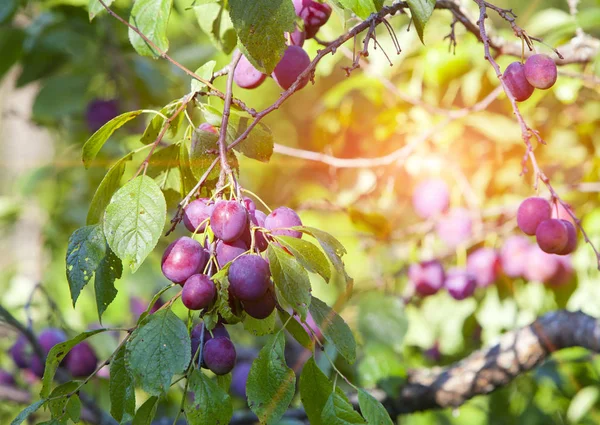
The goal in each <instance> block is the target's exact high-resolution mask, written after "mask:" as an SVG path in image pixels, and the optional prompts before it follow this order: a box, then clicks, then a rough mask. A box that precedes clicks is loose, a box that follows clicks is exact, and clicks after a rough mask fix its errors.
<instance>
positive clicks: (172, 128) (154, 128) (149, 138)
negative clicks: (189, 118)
mask: <svg viewBox="0 0 600 425" xmlns="http://www.w3.org/2000/svg"><path fill="white" fill-rule="evenodd" d="M181 102H183V99H177V100H174V101H172V102H171V103H169V104H168V105H167V106H165V107H164V108H162V109H161V110H160V114H156V115H155V116H154V117H153V118H152V119H151V120H150V123H149V124H148V127H146V130H144V134H143V135H142V138H141V139H140V141H141V142H142V143H143V144H144V145H149V144H150V143H154V142H155V141H156V139H157V137H158V135H159V134H160V132H161V131H162V130H163V127H164V125H165V122H166V120H165V119H164V118H163V116H164V117H167V119H169V118H171V117H172V116H173V115H175V112H177V109H179V108H180V107H181ZM183 118H184V113H183V111H181V112H180V113H179V115H177V117H176V118H174V119H173V120H172V121H171V123H170V124H169V128H168V129H167V133H168V134H169V135H170V136H171V137H174V136H175V135H176V134H177V131H178V130H179V126H180V125H181V122H182V121H183Z"/></svg>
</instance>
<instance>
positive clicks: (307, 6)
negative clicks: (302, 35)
mask: <svg viewBox="0 0 600 425" xmlns="http://www.w3.org/2000/svg"><path fill="white" fill-rule="evenodd" d="M293 2H294V9H295V10H296V15H298V16H299V17H301V18H302V20H303V21H304V30H305V31H306V38H313V37H314V36H315V35H316V34H317V32H318V31H319V28H321V27H322V26H323V25H325V23H326V22H327V21H328V20H329V17H330V16H331V11H332V9H331V6H329V5H328V4H327V3H320V2H318V1H314V0H293Z"/></svg>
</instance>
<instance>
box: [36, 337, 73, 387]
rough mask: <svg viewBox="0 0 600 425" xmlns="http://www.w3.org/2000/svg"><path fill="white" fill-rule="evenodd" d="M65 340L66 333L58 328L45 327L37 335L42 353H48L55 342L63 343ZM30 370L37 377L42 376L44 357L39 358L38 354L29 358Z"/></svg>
mask: <svg viewBox="0 0 600 425" xmlns="http://www.w3.org/2000/svg"><path fill="white" fill-rule="evenodd" d="M66 340H67V335H66V334H65V333H64V332H63V331H62V330H60V329H56V328H47V329H44V330H43V331H42V332H40V334H39V336H38V342H39V344H40V346H41V347H42V351H43V352H44V355H46V356H47V355H48V353H49V352H50V350H51V349H52V347H54V346H55V345H56V344H60V343H63V342H65V341H66ZM30 369H31V371H32V372H33V373H34V374H35V375H37V376H38V377H40V378H41V377H42V376H44V369H45V359H40V358H39V357H38V356H35V355H34V356H33V357H32V358H31V365H30Z"/></svg>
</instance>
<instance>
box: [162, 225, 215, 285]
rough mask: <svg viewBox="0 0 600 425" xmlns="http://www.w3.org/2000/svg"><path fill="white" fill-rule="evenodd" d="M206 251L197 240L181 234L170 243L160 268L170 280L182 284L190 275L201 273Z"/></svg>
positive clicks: (205, 259)
mask: <svg viewBox="0 0 600 425" xmlns="http://www.w3.org/2000/svg"><path fill="white" fill-rule="evenodd" d="M207 262H208V253H207V252H206V250H205V249H204V248H203V247H202V245H200V243H199V242H198V241H195V240H194V239H192V238H188V237H187V236H183V237H181V238H179V239H177V240H175V241H173V243H171V245H169V246H168V247H167V249H166V250H165V253H164V254H163V257H162V263H161V268H162V272H163V274H164V275H165V277H166V278H167V279H169V280H170V281H171V282H175V283H179V284H183V282H185V281H186V280H187V279H188V278H189V277H190V276H191V275H193V274H196V273H202V270H204V267H205V266H206V263H207Z"/></svg>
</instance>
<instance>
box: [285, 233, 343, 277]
mask: <svg viewBox="0 0 600 425" xmlns="http://www.w3.org/2000/svg"><path fill="white" fill-rule="evenodd" d="M293 229H295V230H299V231H300V232H302V233H306V234H308V235H310V236H312V237H313V238H315V239H316V240H317V242H319V245H321V248H323V251H324V252H325V255H327V258H328V259H329V262H330V263H331V267H332V273H331V277H332V278H333V277H334V276H339V277H341V278H342V279H343V281H344V283H346V284H348V283H350V282H351V281H352V279H351V278H350V276H348V274H347V273H346V268H345V267H344V262H343V261H342V256H343V255H344V254H346V248H344V245H342V244H341V243H340V241H338V240H337V239H336V238H334V237H333V236H331V235H330V234H329V233H327V232H324V231H322V230H319V229H315V228H314V227H308V226H296V227H294V228H293Z"/></svg>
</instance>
